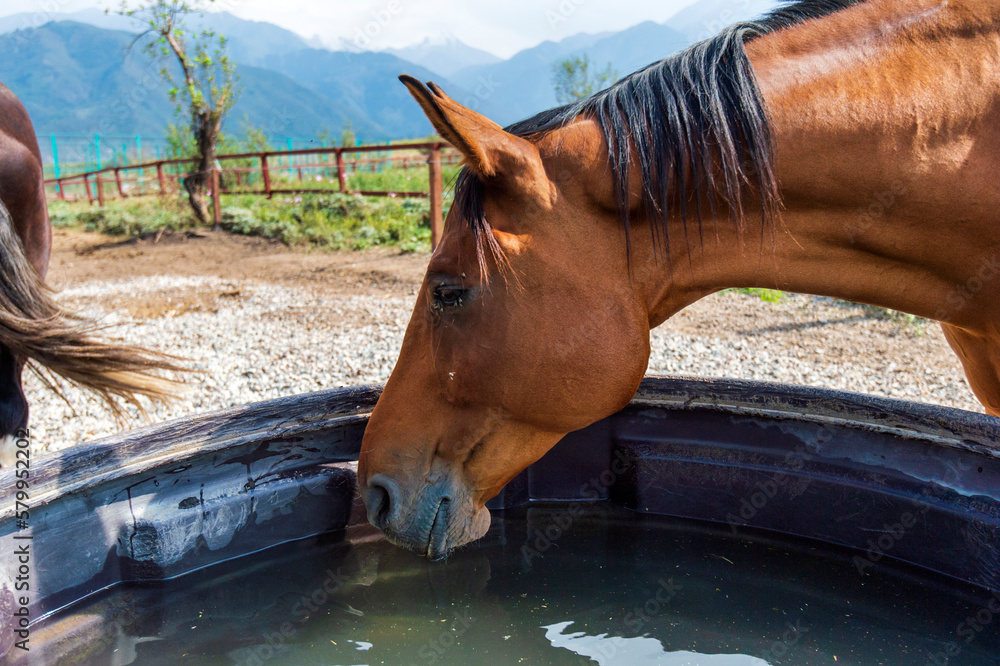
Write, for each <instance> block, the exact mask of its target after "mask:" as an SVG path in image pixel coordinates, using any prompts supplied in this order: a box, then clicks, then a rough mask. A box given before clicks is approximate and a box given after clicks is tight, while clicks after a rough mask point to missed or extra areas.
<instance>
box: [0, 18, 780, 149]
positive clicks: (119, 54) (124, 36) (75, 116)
mask: <svg viewBox="0 0 1000 666" xmlns="http://www.w3.org/2000/svg"><path fill="white" fill-rule="evenodd" d="M775 4H776V3H775V1H774V0H701V1H700V2H698V3H696V4H694V5H692V6H690V7H688V8H687V9H685V10H683V11H681V12H680V13H679V14H677V15H676V16H675V17H674V18H672V19H671V20H670V21H668V22H666V23H664V24H658V23H653V22H645V23H641V24H639V25H636V26H633V27H631V28H628V29H627V30H622V31H620V32H609V33H600V34H579V35H574V36H572V37H569V38H567V39H563V40H561V41H559V42H551V41H547V42H543V43H542V44H539V45H537V46H535V47H532V48H530V49H526V50H524V51H521V52H519V53H517V54H515V55H514V56H513V57H511V58H509V59H507V60H501V59H500V58H497V57H496V56H493V55H492V54H489V53H486V52H485V51H481V50H479V49H475V48H473V47H470V46H468V45H466V44H464V43H462V42H461V41H459V40H458V39H455V38H454V37H448V38H444V39H438V40H425V41H424V42H422V43H419V44H415V45H413V46H411V47H408V48H404V49H393V50H389V51H383V52H349V51H331V50H327V49H323V48H314V47H313V46H312V45H311V43H310V42H307V41H306V40H304V39H302V38H301V37H299V36H298V35H296V34H294V33H292V32H290V31H288V30H285V29H283V28H280V27H278V26H275V25H272V24H268V23H261V22H255V21H246V20H243V19H240V18H237V17H235V16H233V15H231V14H228V13H225V12H220V13H211V14H206V15H205V16H204V17H203V18H202V19H201V21H200V25H202V26H204V27H208V28H211V29H213V30H215V31H217V32H218V33H219V34H223V35H225V36H226V37H227V38H228V40H229V52H230V54H231V55H232V57H233V59H234V60H235V61H236V62H237V63H239V69H238V71H239V75H240V84H241V89H242V94H241V97H240V99H239V101H238V103H237V105H236V107H235V108H234V109H233V111H232V112H231V114H230V116H229V121H228V125H227V131H229V132H231V133H236V134H238V133H239V131H240V123H241V122H242V120H243V119H244V118H246V120H247V122H248V123H250V124H251V125H252V126H255V127H262V128H263V129H264V130H265V131H266V132H267V133H268V134H270V135H271V136H273V137H285V136H294V137H313V136H315V135H316V134H317V133H319V132H321V131H323V130H328V131H330V132H331V133H332V134H334V135H336V134H339V132H340V130H341V129H342V128H343V127H344V125H345V123H346V122H347V121H350V123H351V124H352V126H353V127H354V129H355V131H357V132H358V134H359V135H360V136H361V137H363V138H365V139H366V140H379V139H389V138H402V137H416V136H425V135H427V134H430V133H431V131H432V130H431V127H430V124H429V123H428V122H427V121H426V119H425V118H424V116H423V114H422V113H421V111H420V109H419V107H417V105H416V103H414V102H413V101H412V100H411V99H410V97H409V94H408V93H407V92H406V90H405V88H404V87H403V86H402V85H401V84H400V83H399V82H398V81H397V80H396V77H397V76H398V75H399V74H401V73H407V74H411V75H413V76H416V77H418V78H421V79H424V80H434V81H436V82H437V83H438V84H440V85H441V86H442V87H443V88H445V90H446V91H448V93H449V94H451V95H452V96H453V97H454V98H455V99H457V100H459V101H460V102H463V103H465V104H467V105H469V106H473V107H474V108H476V109H478V110H480V111H482V112H483V113H486V114H487V115H489V116H491V117H492V118H494V119H495V120H497V121H498V122H500V123H502V124H507V123H510V122H514V121H516V120H519V119H520V118H523V117H525V116H528V115H530V114H533V113H535V112H538V111H541V110H543V109H546V108H549V107H551V106H553V105H555V103H556V100H555V96H554V94H553V91H552V66H553V64H554V63H556V62H557V61H559V60H560V59H563V58H566V57H569V56H575V55H584V54H586V55H587V56H588V57H589V58H590V60H591V61H592V62H593V63H594V64H595V65H597V66H598V67H600V68H603V67H604V66H605V65H607V64H610V65H611V66H612V67H613V68H615V69H616V70H617V71H618V72H619V73H620V74H621V75H625V74H627V73H629V72H631V71H633V70H635V69H638V68H640V67H642V66H644V65H646V64H648V63H650V62H653V61H655V60H658V59H660V58H663V57H665V56H667V55H669V54H670V53H672V52H674V51H676V50H678V49H681V48H683V47H685V46H687V45H689V44H691V43H693V42H694V41H697V40H698V39H701V38H704V37H707V36H709V35H710V34H713V33H715V32H717V31H718V29H719V28H721V27H723V26H724V25H725V24H727V23H732V22H733V21H736V20H742V19H746V18H750V17H752V16H755V15H758V14H760V13H761V12H763V11H766V10H767V9H769V8H770V7H772V6H774V5H775ZM133 26H134V24H133V23H132V22H131V20H130V19H127V18H124V17H121V16H117V15H114V14H112V15H106V14H105V13H104V12H103V11H100V10H96V9H93V10H84V11H81V12H73V13H66V14H37V13H34V14H33V13H24V14H17V15H13V16H8V17H4V18H0V81H2V82H3V83H5V84H6V85H7V86H9V87H10V88H11V89H12V90H13V91H14V92H15V94H17V95H18V96H19V97H20V98H21V100H22V101H23V102H24V103H25V105H26V107H27V108H28V111H29V113H30V114H31V115H32V118H33V120H34V122H35V126H36V129H37V131H38V132H39V134H48V133H57V134H94V133H106V134H127V135H131V134H146V135H162V133H163V131H164V128H165V126H166V124H167V123H168V122H169V121H171V120H172V119H173V118H174V116H173V106H172V104H171V103H170V102H169V100H168V98H167V94H166V85H165V84H163V83H162V82H161V81H160V80H159V78H158V76H157V73H156V72H157V70H158V67H157V66H155V65H151V63H150V60H149V58H148V57H147V56H146V55H145V54H144V53H143V52H142V51H141V49H138V48H135V49H133V50H132V51H131V52H128V53H126V51H127V46H128V45H129V43H130V42H131V41H132V39H133V34H134V32H135V28H134V27H133Z"/></svg>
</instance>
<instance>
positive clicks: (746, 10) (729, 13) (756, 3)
mask: <svg viewBox="0 0 1000 666" xmlns="http://www.w3.org/2000/svg"><path fill="white" fill-rule="evenodd" d="M779 4H781V3H780V2H779V0H701V2H696V3H695V4H693V5H690V6H688V7H685V8H684V9H682V10H681V11H679V12H677V13H676V14H674V16H673V17H672V18H671V19H670V20H669V21H667V22H666V23H665V24H664V25H667V26H669V27H671V28H673V29H674V30H676V31H677V32H679V33H681V34H683V35H684V36H685V37H687V38H688V40H690V41H691V42H700V41H701V40H703V39H708V38H709V37H711V36H712V35H714V34H716V33H717V32H719V31H720V30H722V29H723V28H724V27H726V26H727V25H732V24H733V23H736V22H737V21H746V20H749V19H752V18H757V17H758V16H760V15H762V14H764V13H766V12H768V11H770V10H772V9H774V8H775V7H777V6H778V5H779Z"/></svg>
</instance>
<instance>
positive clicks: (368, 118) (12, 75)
mask: <svg viewBox="0 0 1000 666" xmlns="http://www.w3.org/2000/svg"><path fill="white" fill-rule="evenodd" d="M131 40H132V36H131V34H130V33H127V32H122V31H115V30H102V29H100V28H95V27H93V26H89V25H83V24H79V23H70V22H62V23H49V24H47V25H45V26H43V27H41V28H37V29H33V30H30V31H18V32H14V33H8V34H6V35H0V80H3V82H4V83H6V84H7V86H8V87H10V89H11V90H13V91H14V93H15V94H16V95H17V96H18V97H19V98H20V99H21V101H22V102H23V103H24V105H25V106H26V107H27V109H28V112H29V113H30V114H31V117H32V119H33V121H34V124H35V128H36V130H37V131H38V132H39V133H41V134H48V133H57V134H97V133H100V134H127V135H133V134H146V135H160V134H162V133H163V131H164V128H165V126H166V124H167V123H168V122H171V121H172V120H174V112H173V104H172V103H171V102H170V101H169V99H168V96H167V90H166V88H167V87H166V85H165V84H164V83H163V82H162V81H161V79H160V77H159V75H158V74H157V70H158V66H156V65H153V64H151V63H150V61H149V59H148V58H147V56H146V55H145V54H143V53H141V52H137V51H135V50H133V51H132V52H131V53H129V54H127V55H126V47H127V45H128V44H129V43H130V42H131ZM362 60H365V61H367V60H368V59H367V58H363V59H362V58H360V57H359V58H357V59H356V60H355V62H354V63H353V68H354V70H355V72H356V73H357V76H359V77H364V76H366V75H367V76H373V78H375V77H374V75H373V74H372V70H371V69H370V68H369V67H367V66H366V64H365V62H361V61H362ZM399 67H401V65H397V68H399ZM238 72H239V76H240V87H241V89H242V93H241V95H240V98H239V99H238V101H237V102H236V105H235V106H234V108H233V109H232V111H231V112H230V114H229V120H228V125H227V128H228V130H229V131H231V132H233V131H238V127H239V125H238V123H239V122H240V121H241V120H242V119H243V118H244V117H246V119H247V120H248V122H249V123H250V124H251V125H252V126H255V127H263V128H264V129H265V131H266V132H267V133H268V134H270V135H272V136H278V137H281V136H299V137H312V136H315V135H316V134H317V133H318V132H319V131H321V130H322V129H327V128H329V129H331V130H334V131H337V130H339V129H340V128H341V127H343V125H344V123H345V122H346V121H348V120H350V122H351V123H352V125H353V126H354V128H355V131H357V132H358V133H359V134H360V135H363V136H370V137H373V138H374V137H378V138H383V137H387V136H417V135H421V134H427V133H428V132H429V131H430V125H429V124H427V121H426V120H425V119H424V117H423V114H422V113H421V112H420V110H419V109H416V108H415V109H405V108H404V109H401V110H400V111H399V112H398V113H396V114H395V115H387V114H384V113H379V111H380V110H379V109H368V108H366V107H365V106H364V104H363V103H362V104H359V103H357V100H356V95H355V94H354V93H353V91H345V90H340V89H337V88H335V87H333V88H326V90H325V94H324V93H320V92H316V91H314V90H310V89H309V87H308V86H305V85H302V84H301V83H297V82H295V81H293V80H291V79H290V78H288V77H286V76H284V75H282V74H281V73H279V72H275V71H269V70H265V69H261V68H257V67H250V66H246V65H241V66H240V67H239V70H238ZM425 73H427V74H429V73H428V72H425ZM382 78H383V79H384V78H387V77H386V76H384V77H382ZM393 83H395V86H393V87H398V88H402V85H400V84H399V83H398V82H396V81H393ZM376 115H379V116H380V117H381V118H383V119H385V120H386V121H387V123H388V124H385V125H383V124H381V123H379V122H375V121H373V120H372V118H373V117H374V116H376Z"/></svg>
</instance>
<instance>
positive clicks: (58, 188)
mask: <svg viewBox="0 0 1000 666" xmlns="http://www.w3.org/2000/svg"><path fill="white" fill-rule="evenodd" d="M56 192H58V193H59V198H60V199H62V200H63V201H65V200H66V188H65V187H63V183H62V178H57V179H56Z"/></svg>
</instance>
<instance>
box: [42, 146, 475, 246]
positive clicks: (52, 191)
mask: <svg viewBox="0 0 1000 666" xmlns="http://www.w3.org/2000/svg"><path fill="white" fill-rule="evenodd" d="M393 153H404V154H402V155H393ZM362 156H365V157H362ZM460 161H461V155H460V154H459V153H458V152H457V151H455V150H454V149H453V148H452V147H451V146H450V145H449V144H447V143H444V142H425V143H399V144H386V145H378V146H356V147H347V148H344V147H341V148H303V149H298V150H280V151H278V150H275V151H263V152H254V153H232V154H227V155H219V156H217V158H216V163H215V168H214V169H212V173H211V183H212V185H211V187H210V190H211V197H212V214H213V217H214V221H215V224H216V225H218V224H219V223H220V222H221V221H222V203H221V195H223V194H249V195H254V194H256V195H261V196H266V197H268V198H271V197H273V196H274V195H275V194H302V193H333V192H341V193H345V194H359V195H362V196H392V197H429V198H430V209H431V210H430V213H431V245H432V246H433V247H437V244H438V241H439V240H440V238H441V231H442V228H443V216H442V202H441V196H442V191H443V178H442V164H458V163H459V162H460ZM195 162H196V160H195V159H171V160H156V161H154V162H144V163H142V164H132V165H128V166H110V167H106V168H103V169H97V170H93V171H86V172H83V173H77V174H73V175H68V176H62V175H60V176H58V177H56V178H50V179H48V180H46V181H45V191H46V196H47V197H48V198H49V199H55V200H63V201H69V200H82V199H86V200H87V201H89V202H90V203H91V204H93V203H94V202H96V203H97V204H98V205H99V206H104V204H105V201H107V199H108V198H118V199H125V198H128V197H133V196H147V195H165V194H169V193H171V192H176V191H177V189H178V187H179V186H180V184H181V182H182V181H183V179H184V178H185V177H186V176H187V175H188V174H189V169H190V168H191V166H192V165H193V164H194V163H195ZM227 164H228V165H231V166H228V167H227V166H226V165H227ZM424 164H425V165H426V166H427V169H428V179H429V188H428V190H426V191H425V190H414V191H391V190H356V189H351V187H350V185H349V182H348V181H349V178H350V176H351V175H352V174H361V173H366V172H371V173H379V172H380V170H385V169H386V168H393V166H394V165H395V167H396V168H401V169H403V170H404V171H408V170H409V169H410V168H420V167H421V166H422V165H424ZM281 174H285V176H286V177H285V179H284V182H288V183H289V185H285V186H283V185H282V180H281V179H280V178H278V176H280V175H281ZM330 174H333V175H332V176H331V175H330ZM333 181H336V186H334V187H318V186H316V185H312V186H309V184H311V183H316V182H328V183H332V182H333ZM73 190H76V192H74V191H73ZM109 190H110V192H109Z"/></svg>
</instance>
